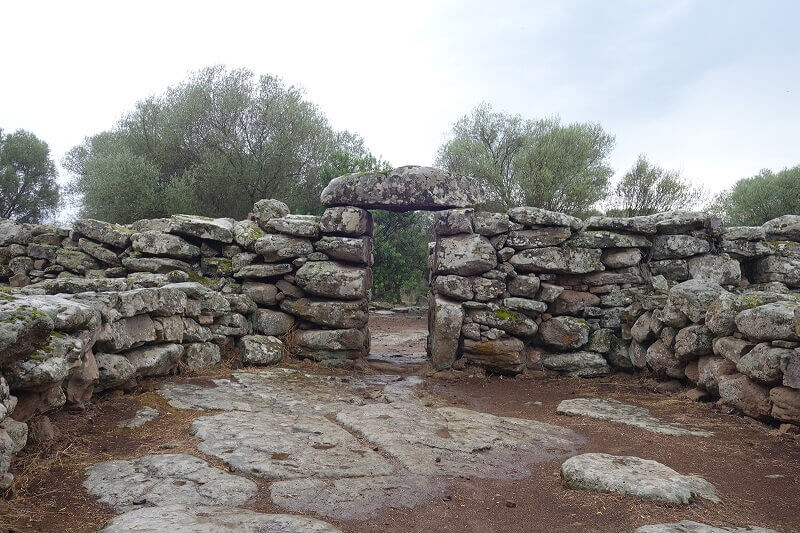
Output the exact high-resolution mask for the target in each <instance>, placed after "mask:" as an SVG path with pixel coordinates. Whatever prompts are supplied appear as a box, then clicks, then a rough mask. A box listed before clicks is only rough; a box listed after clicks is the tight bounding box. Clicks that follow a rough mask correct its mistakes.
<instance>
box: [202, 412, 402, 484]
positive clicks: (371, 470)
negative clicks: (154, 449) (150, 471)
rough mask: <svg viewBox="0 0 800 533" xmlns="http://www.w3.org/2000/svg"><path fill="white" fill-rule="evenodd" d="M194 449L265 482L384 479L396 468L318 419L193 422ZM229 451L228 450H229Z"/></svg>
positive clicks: (260, 415) (238, 417)
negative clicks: (195, 443)
mask: <svg viewBox="0 0 800 533" xmlns="http://www.w3.org/2000/svg"><path fill="white" fill-rule="evenodd" d="M190 431H191V433H192V434H194V435H195V436H197V438H198V439H200V444H199V445H198V449H199V450H200V451H201V452H203V453H206V454H209V455H213V456H214V457H217V458H219V459H220V460H222V461H224V462H225V463H226V464H228V465H231V466H233V467H234V468H236V470H237V471H240V472H247V473H249V474H252V475H256V476H259V477H263V478H266V479H270V480H285V479H297V478H307V477H324V478H337V477H361V476H370V475H389V474H392V473H394V471H395V467H394V466H392V464H391V463H390V462H389V461H387V460H386V459H384V458H383V457H381V456H380V455H379V454H377V453H375V452H374V451H373V450H372V449H371V447H367V446H365V445H363V444H360V443H359V442H358V440H357V439H356V438H355V437H354V436H353V435H351V434H350V433H348V432H347V431H345V430H343V429H342V428H340V427H339V426H338V425H336V424H334V423H333V422H331V421H330V420H328V419H326V418H325V417H323V416H319V415H303V414H282V413H278V412H273V413H271V412H260V411H259V412H250V413H247V412H241V411H233V412H229V413H223V414H220V415H214V416H204V417H200V418H198V419H196V420H195V421H194V422H193V423H192V426H191V429H190ZM231 450H232V451H231Z"/></svg>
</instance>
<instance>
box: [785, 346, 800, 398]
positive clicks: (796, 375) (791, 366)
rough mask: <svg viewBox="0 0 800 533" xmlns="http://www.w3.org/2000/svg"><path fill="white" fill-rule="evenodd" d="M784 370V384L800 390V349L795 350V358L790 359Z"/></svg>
mask: <svg viewBox="0 0 800 533" xmlns="http://www.w3.org/2000/svg"><path fill="white" fill-rule="evenodd" d="M782 370H783V384H784V385H785V386H787V387H792V388H794V389H800V349H796V350H795V355H794V357H791V358H789V361H788V362H787V363H786V365H785V367H784V368H783V369H782Z"/></svg>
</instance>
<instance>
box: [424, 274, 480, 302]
mask: <svg viewBox="0 0 800 533" xmlns="http://www.w3.org/2000/svg"><path fill="white" fill-rule="evenodd" d="M432 285H433V289H434V290H435V291H436V293H437V294H441V295H442V296H446V297H448V298H455V299H456V300H472V299H473V298H474V297H475V293H474V292H473V291H472V280H471V279H470V278H466V277H463V276H455V275H448V276H436V278H435V279H434V281H433V284H432Z"/></svg>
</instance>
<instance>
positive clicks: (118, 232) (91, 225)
mask: <svg viewBox="0 0 800 533" xmlns="http://www.w3.org/2000/svg"><path fill="white" fill-rule="evenodd" d="M72 228H73V229H74V230H75V231H77V232H78V233H80V234H81V235H85V236H87V237H89V238H90V239H93V240H95V241H99V242H102V243H105V244H110V245H111V246H116V247H117V248H126V247H127V246H128V243H129V242H130V238H131V235H133V233H134V231H133V230H132V229H130V228H128V227H126V226H122V225H120V224H112V223H110V222H103V221H101V220H93V219H91V218H81V219H78V220H76V221H75V222H74V223H73V225H72Z"/></svg>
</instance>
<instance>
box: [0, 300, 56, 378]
mask: <svg viewBox="0 0 800 533" xmlns="http://www.w3.org/2000/svg"><path fill="white" fill-rule="evenodd" d="M53 326H54V324H53V319H52V318H50V317H49V316H48V315H47V314H45V313H44V312H42V311H41V310H39V309H38V306H34V305H31V304H30V303H28V301H27V300H26V299H25V298H21V297H20V298H18V297H14V296H8V295H6V296H4V297H3V298H0V365H2V364H6V363H10V362H13V361H15V360H17V359H19V358H22V357H26V356H28V355H29V354H31V353H33V352H34V351H35V350H37V349H38V348H40V347H41V346H43V345H44V344H45V343H46V342H47V341H48V339H49V337H50V333H51V332H52V331H53Z"/></svg>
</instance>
